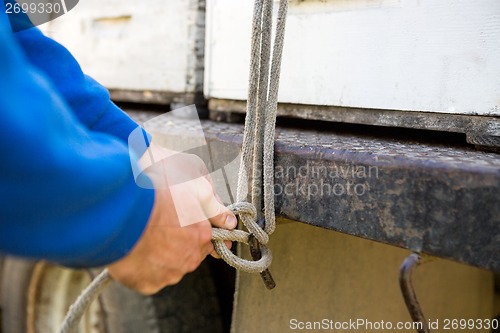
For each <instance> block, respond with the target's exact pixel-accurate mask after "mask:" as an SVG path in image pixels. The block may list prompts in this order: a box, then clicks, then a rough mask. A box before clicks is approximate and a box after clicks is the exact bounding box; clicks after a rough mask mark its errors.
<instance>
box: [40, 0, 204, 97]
mask: <svg viewBox="0 0 500 333" xmlns="http://www.w3.org/2000/svg"><path fill="white" fill-rule="evenodd" d="M204 12H205V1H204V0H168V1H164V0H143V1H136V0H105V1H104V0H84V1H80V2H79V4H78V5H77V6H76V7H75V8H74V9H73V10H72V11H70V12H69V13H67V14H66V15H64V16H62V17H60V18H58V19H56V20H54V21H52V22H50V23H49V24H48V25H45V26H44V31H45V32H47V33H48V34H49V35H50V36H51V37H53V38H54V39H56V40H57V41H59V42H61V43H62V44H63V45H65V46H66V47H67V48H68V49H69V50H70V51H71V52H72V53H73V54H74V55H75V56H76V58H77V59H78V61H79V62H80V64H81V65H82V68H83V69H84V71H85V72H86V73H88V74H89V75H91V76H93V77H94V78H95V79H97V80H98V81H99V82H101V83H103V84H104V85H105V86H107V87H108V88H110V89H112V90H113V91H118V92H120V91H121V92H124V91H125V92H128V93H129V94H121V95H120V96H122V97H123V96H125V97H126V96H132V99H134V98H135V99H139V100H143V101H148V100H152V101H161V102H169V99H171V97H172V96H178V97H180V98H181V99H182V96H183V95H185V96H190V97H192V96H194V95H195V94H197V93H201V91H202V89H203V88H202V84H203V52H204V45H203V42H204V24H205V21H204V19H205V16H204V14H205V13H204ZM134 92H138V94H133V93H134ZM162 96H163V97H162ZM188 99H189V98H188Z"/></svg>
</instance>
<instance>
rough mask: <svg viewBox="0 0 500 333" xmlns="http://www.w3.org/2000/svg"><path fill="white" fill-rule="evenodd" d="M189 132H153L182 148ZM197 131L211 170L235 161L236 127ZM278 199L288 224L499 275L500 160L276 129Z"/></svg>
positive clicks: (186, 127)
mask: <svg viewBox="0 0 500 333" xmlns="http://www.w3.org/2000/svg"><path fill="white" fill-rule="evenodd" d="M141 117H142V119H143V120H145V119H147V118H144V117H146V116H145V115H142V116H139V119H140V118H141ZM190 122H191V121H190V120H179V124H176V125H174V126H169V130H168V132H165V131H164V130H162V126H163V124H161V123H158V124H157V128H158V131H160V132H162V133H163V135H167V136H169V137H173V138H176V137H177V138H183V140H186V138H188V137H189V135H190ZM149 124H150V125H151V124H153V127H154V121H153V122H152V123H151V122H150V123H149ZM202 126H203V131H204V133H205V137H206V140H207V142H208V144H209V146H212V145H213V146H214V147H215V146H216V145H221V144H223V145H224V147H225V149H224V150H223V151H221V150H220V149H212V150H213V151H215V150H217V151H218V152H219V155H221V156H218V158H217V160H219V161H221V160H224V158H227V160H228V161H230V160H231V159H233V158H234V156H235V152H236V153H237V151H238V149H239V147H240V145H241V142H242V133H243V126H242V125H238V124H224V123H215V122H211V121H202ZM223 155H227V156H223ZM218 167H220V165H219V166H218ZM275 193H276V211H277V213H278V214H279V215H281V216H284V217H286V218H289V219H292V220H296V221H301V222H303V223H307V224H311V225H315V226H319V227H323V228H326V229H331V230H336V231H339V232H343V233H346V234H350V235H355V236H359V237H363V238H367V239H371V240H375V241H379V242H383V243H387V244H391V245H395V246H399V247H403V248H407V249H410V250H412V251H417V252H423V253H427V254H431V255H434V256H438V257H443V258H449V259H453V260H456V261H460V262H464V263H468V264H471V265H474V266H478V267H483V268H487V269H490V270H494V271H500V155H497V154H493V153H485V152H478V151H476V150H474V149H472V148H467V147H447V146H445V145H439V144H422V143H418V142H407V141H403V140H400V139H390V138H378V137H370V136H359V135H357V136H354V135H352V134H349V133H335V132H330V131H326V130H299V129H289V128H278V129H277V135H276V154H275Z"/></svg>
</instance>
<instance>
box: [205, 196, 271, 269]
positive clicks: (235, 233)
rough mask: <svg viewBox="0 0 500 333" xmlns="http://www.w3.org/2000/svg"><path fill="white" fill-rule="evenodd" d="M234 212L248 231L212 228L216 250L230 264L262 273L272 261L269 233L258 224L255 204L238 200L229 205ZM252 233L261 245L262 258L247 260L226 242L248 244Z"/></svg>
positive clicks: (237, 267)
mask: <svg viewBox="0 0 500 333" xmlns="http://www.w3.org/2000/svg"><path fill="white" fill-rule="evenodd" d="M228 208H229V209H230V210H231V211H233V213H234V214H235V215H237V216H239V218H240V221H241V222H242V223H243V225H244V226H245V227H246V228H247V230H248V231H243V230H226V229H220V228H212V242H213V244H214V247H215V250H216V251H217V253H218V254H219V255H220V256H221V258H222V259H224V261H225V262H226V263H228V264H229V265H230V266H232V267H234V268H236V269H239V270H242V271H245V272H248V273H260V272H263V271H265V270H266V269H267V268H268V267H269V266H270V265H271V261H272V255H271V251H269V249H268V247H267V243H268V242H269V235H268V234H267V233H266V232H265V231H264V230H262V228H261V227H260V226H259V225H258V224H257V222H256V221H255V220H256V217H257V211H256V209H255V206H254V205H252V204H251V203H248V202H238V203H235V204H232V205H230V206H229V207H228ZM250 235H253V236H254V237H255V238H256V239H257V241H258V242H259V245H260V250H261V252H262V258H260V259H259V260H257V261H252V260H246V259H243V258H240V257H238V256H236V255H235V254H233V253H232V252H231V250H229V249H228V248H227V247H226V245H225V244H224V241H225V240H230V241H234V242H240V243H245V244H248V242H249V237H250Z"/></svg>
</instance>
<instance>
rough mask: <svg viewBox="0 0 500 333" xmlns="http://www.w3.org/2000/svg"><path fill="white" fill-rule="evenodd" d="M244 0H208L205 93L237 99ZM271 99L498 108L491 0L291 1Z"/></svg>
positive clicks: (241, 82) (499, 39)
mask: <svg viewBox="0 0 500 333" xmlns="http://www.w3.org/2000/svg"><path fill="white" fill-rule="evenodd" d="M252 6H253V1H250V0H208V2H207V40H206V52H205V57H206V58H205V60H206V64H205V66H206V70H205V95H206V96H207V97H208V98H223V99H237V100H242V99H246V91H247V78H248V62H249V45H250V27H251V14H252ZM287 25H288V27H287V32H286V42H285V50H284V59H283V67H282V81H281V89H280V94H279V97H280V101H281V102H287V103H299V104H313V105H334V106H345V107H361V108H377V109H395V110H415V111H433V112H445V113H457V114H480V115H500V110H499V106H500V1H498V0H468V1H465V0H439V1H436V0H303V1H291V5H290V13H289V17H288V22H287Z"/></svg>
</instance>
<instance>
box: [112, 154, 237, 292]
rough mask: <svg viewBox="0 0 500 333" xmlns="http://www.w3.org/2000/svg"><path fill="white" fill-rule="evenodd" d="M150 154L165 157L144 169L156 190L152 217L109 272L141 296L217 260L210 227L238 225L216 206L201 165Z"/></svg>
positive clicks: (193, 158) (196, 160) (178, 156)
mask: <svg viewBox="0 0 500 333" xmlns="http://www.w3.org/2000/svg"><path fill="white" fill-rule="evenodd" d="M152 149H153V152H156V153H155V154H154V155H155V156H159V155H158V152H160V153H162V154H164V155H165V156H163V159H161V161H159V162H156V163H154V164H152V165H150V166H149V167H148V166H147V165H146V168H144V169H146V172H147V174H148V176H149V177H150V178H151V179H152V180H153V183H154V184H155V204H154V207H153V211H152V213H151V216H150V219H149V221H148V224H147V227H146V229H145V230H144V233H143V235H142V236H141V238H140V239H139V241H138V242H137V244H136V245H135V247H134V248H133V249H132V251H131V252H130V253H129V254H128V255H127V256H125V257H124V258H122V259H121V260H119V261H117V262H115V263H113V264H112V265H110V266H109V267H108V269H109V272H110V274H111V276H112V277H113V278H114V279H115V280H117V281H119V282H121V283H122V284H124V285H126V286H128V287H130V288H132V289H135V290H137V291H139V292H141V293H143V294H153V293H155V292H157V291H159V290H160V289H162V288H163V287H165V286H167V285H172V284H176V283H178V282H179V281H180V280H181V279H182V277H183V276H184V275H185V274H187V273H189V272H192V271H194V270H195V269H196V268H197V267H198V266H199V265H200V263H201V262H202V261H203V259H205V257H206V256H207V255H208V254H210V253H212V254H215V251H214V248H213V245H212V242H211V238H212V225H213V226H216V227H219V228H226V229H233V228H234V227H236V223H237V221H236V217H235V216H234V214H233V213H232V212H231V211H229V210H228V209H227V208H226V207H225V206H224V205H223V204H222V203H221V202H220V201H219V199H218V197H217V195H216V193H215V190H214V187H213V184H212V182H211V179H210V176H209V175H208V171H207V169H206V166H205V164H204V163H203V161H202V160H201V159H199V158H198V157H196V156H194V155H187V154H181V153H178V154H174V153H171V152H169V151H167V150H164V149H162V148H158V147H153V148H152ZM146 154H147V153H146ZM146 154H145V156H146ZM141 160H143V159H141ZM156 160H160V159H156ZM142 163H144V161H142ZM226 245H227V246H228V247H230V243H228V244H226Z"/></svg>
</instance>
